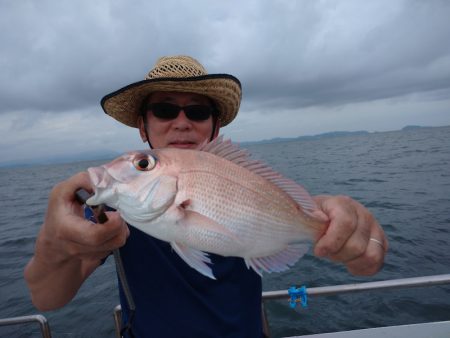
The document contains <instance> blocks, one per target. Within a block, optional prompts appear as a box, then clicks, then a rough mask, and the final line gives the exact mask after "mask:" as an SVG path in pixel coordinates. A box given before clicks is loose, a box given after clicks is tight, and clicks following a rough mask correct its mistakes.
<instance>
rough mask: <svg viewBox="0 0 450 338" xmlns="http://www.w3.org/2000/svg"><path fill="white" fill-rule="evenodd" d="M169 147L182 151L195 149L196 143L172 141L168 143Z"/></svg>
mask: <svg viewBox="0 0 450 338" xmlns="http://www.w3.org/2000/svg"><path fill="white" fill-rule="evenodd" d="M169 147H172V148H183V149H191V148H196V147H197V143H196V142H191V141H178V140H177V141H173V142H170V143H169Z"/></svg>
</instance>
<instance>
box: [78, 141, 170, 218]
mask: <svg viewBox="0 0 450 338" xmlns="http://www.w3.org/2000/svg"><path fill="white" fill-rule="evenodd" d="M88 173H89V178H90V180H91V183H92V187H93V189H94V195H93V196H92V197H91V198H89V199H88V200H87V201H86V203H87V204H88V205H99V204H106V205H107V206H109V207H112V208H115V209H116V210H118V211H119V212H120V214H121V215H122V217H123V218H124V219H125V220H126V221H127V222H136V221H139V222H142V221H143V222H146V221H151V220H153V219H154V218H156V217H158V216H159V215H161V214H162V213H163V212H164V211H165V210H166V209H167V208H168V207H169V206H170V205H171V204H172V203H173V201H174V199H175V196H176V192H177V187H176V185H177V184H176V183H177V179H176V177H175V176H172V175H170V173H169V168H168V166H167V165H163V164H162V162H161V161H160V160H159V158H158V156H157V154H156V152H154V151H152V150H144V151H133V152H129V153H126V154H124V155H122V156H120V157H118V158H116V159H115V160H113V161H112V162H110V163H107V164H104V165H102V166H99V167H91V168H89V169H88Z"/></svg>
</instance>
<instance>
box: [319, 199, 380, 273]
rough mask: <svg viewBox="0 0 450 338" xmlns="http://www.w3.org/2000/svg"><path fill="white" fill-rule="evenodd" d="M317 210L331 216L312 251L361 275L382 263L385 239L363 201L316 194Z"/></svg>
mask: <svg viewBox="0 0 450 338" xmlns="http://www.w3.org/2000/svg"><path fill="white" fill-rule="evenodd" d="M314 200H315V201H316V203H317V205H318V206H319V209H321V210H322V211H323V212H324V213H325V214H326V215H327V216H328V218H329V219H330V225H329V226H328V228H327V230H326V232H325V233H324V234H323V235H322V236H321V237H320V238H319V239H318V241H317V242H316V245H315V248H314V254H315V255H316V256H319V257H327V258H329V259H331V260H332V261H335V262H341V263H344V264H345V265H346V267H347V270H348V271H349V272H350V273H352V274H354V275H360V276H369V275H373V274H375V273H377V272H378V271H379V270H380V269H381V267H382V266H383V262H384V256H385V255H386V252H387V249H388V241H387V238H386V236H385V234H384V231H383V229H382V228H381V226H380V225H379V224H378V222H377V220H376V219H375V218H374V216H373V215H372V214H371V213H370V211H369V210H367V208H366V207H364V206H363V205H362V204H360V203H358V202H357V201H355V200H353V199H352V198H350V197H347V196H325V195H321V196H315V197H314Z"/></svg>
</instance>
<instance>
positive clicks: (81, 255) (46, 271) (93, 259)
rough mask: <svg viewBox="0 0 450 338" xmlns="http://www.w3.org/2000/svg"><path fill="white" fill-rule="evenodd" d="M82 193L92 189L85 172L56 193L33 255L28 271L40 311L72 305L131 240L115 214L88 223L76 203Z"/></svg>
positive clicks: (59, 185)
mask: <svg viewBox="0 0 450 338" xmlns="http://www.w3.org/2000/svg"><path fill="white" fill-rule="evenodd" d="M80 188H83V189H85V190H87V191H91V190H92V189H91V184H90V180H89V176H88V174H87V173H86V172H82V173H79V174H77V175H75V176H72V177H71V178H69V179H68V180H67V181H64V182H61V183H59V184H58V185H56V186H55V187H54V188H53V190H52V192H51V194H50V197H49V202H48V208H47V213H46V216H45V220H44V224H43V225H42V227H41V230H40V232H39V235H38V238H37V240H36V247H35V254H34V256H33V258H32V259H31V260H30V262H29V263H28V264H27V266H26V268H25V279H26V281H27V283H28V287H29V288H30V291H31V295H32V300H33V303H34V305H35V306H36V307H37V308H38V309H40V310H51V309H54V308H58V307H61V306H63V305H65V304H66V303H67V302H69V301H70V300H71V299H72V298H73V297H74V296H75V294H76V292H77V291H78V289H79V288H80V286H81V284H82V283H83V282H84V280H85V279H86V278H87V277H88V276H89V275H90V274H91V273H92V272H93V271H94V270H95V269H96V268H97V267H98V265H99V264H100V263H101V260H102V259H103V258H105V257H106V256H108V255H109V254H110V253H111V251H112V250H114V249H117V248H119V247H121V246H123V245H124V244H125V242H126V239H127V237H128V235H129V229H128V226H127V225H126V223H125V222H124V221H123V220H122V218H121V217H120V216H119V214H118V213H117V212H107V216H108V221H107V222H106V223H103V224H96V223H92V222H91V221H89V220H86V219H85V218H84V210H83V207H82V206H81V205H80V204H79V203H78V202H77V201H76V199H75V192H76V191H77V190H78V189H80Z"/></svg>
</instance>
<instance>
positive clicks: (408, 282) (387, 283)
mask: <svg viewBox="0 0 450 338" xmlns="http://www.w3.org/2000/svg"><path fill="white" fill-rule="evenodd" d="M442 284H450V274H443V275H434V276H423V277H412V278H401V279H390V280H384V281H376V282H366V283H352V284H342V285H331V286H319V287H313V288H308V289H306V294H307V295H308V296H330V295H336V294H344V293H351V292H363V291H371V290H382V289H401V288H414V287H429V286H435V285H442ZM289 298H290V295H289V291H288V290H277V291H265V292H263V293H262V307H261V309H262V319H263V330H264V334H265V336H266V337H270V327H269V321H268V318H267V313H266V310H265V302H266V301H268V300H276V299H286V300H288V299H289ZM114 320H115V327H116V334H117V337H118V338H120V325H121V307H120V305H117V306H116V307H115V308H114Z"/></svg>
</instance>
